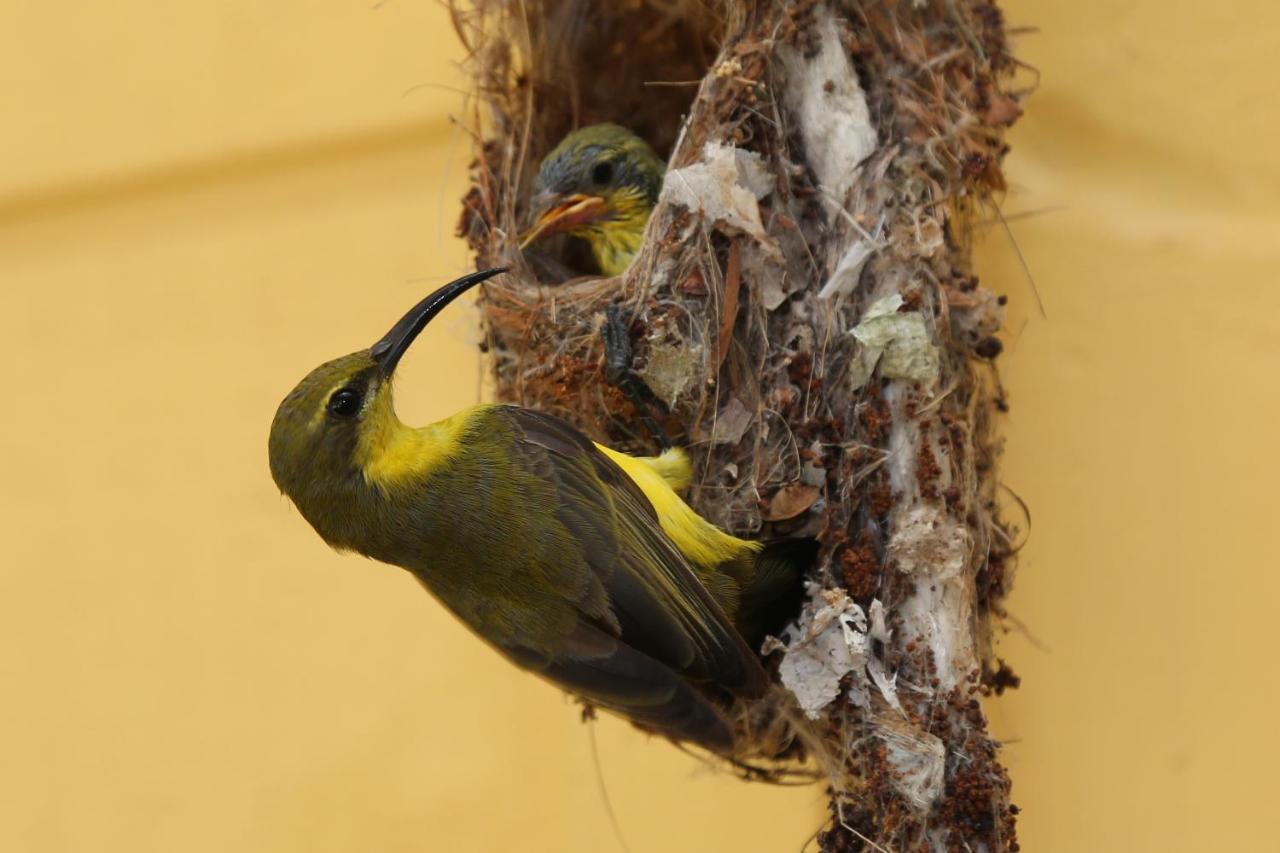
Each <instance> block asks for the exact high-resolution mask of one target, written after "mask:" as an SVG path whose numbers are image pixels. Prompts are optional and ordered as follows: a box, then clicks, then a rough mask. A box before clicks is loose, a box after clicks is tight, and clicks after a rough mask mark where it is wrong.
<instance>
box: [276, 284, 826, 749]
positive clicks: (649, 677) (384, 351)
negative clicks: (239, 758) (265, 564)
mask: <svg viewBox="0 0 1280 853" xmlns="http://www.w3.org/2000/svg"><path fill="white" fill-rule="evenodd" d="M501 271H502V270H485V271H483V272H478V273H474V274H472V275H468V276H465V277H463V278H461V279H458V280H457V281H454V282H452V283H450V284H447V285H445V286H444V287H442V288H440V289H439V290H437V291H436V292H434V293H432V294H431V295H430V296H428V297H427V298H426V299H423V300H422V301H421V302H419V303H418V304H417V305H415V306H414V307H413V308H412V309H411V310H410V311H409V313H407V314H406V315H405V316H404V317H403V318H402V319H401V320H400V321H399V322H398V323H396V324H395V326H394V327H392V329H391V331H390V332H388V333H387V334H386V335H385V336H384V337H382V338H381V339H380V340H379V341H378V342H377V343H375V344H374V345H373V346H372V347H369V348H368V349H362V350H360V351H359V352H355V353H352V354H351V355H346V356H343V357H342V358H338V359H335V360H333V361H330V362H327V363H325V364H322V365H321V366H319V367H317V368H316V369H315V370H313V371H311V372H310V373H309V374H307V376H306V377H305V378H304V379H303V380H302V381H301V382H300V383H299V384H298V386H297V387H296V388H294V389H293V391H292V392H290V393H289V395H288V396H287V397H285V399H284V401H283V402H282V403H281V404H280V408H279V410H278V411H277V412H276V416H275V420H274V421H273V423H272V424H271V438H270V442H269V455H270V461H271V474H272V476H273V477H274V479H275V482H276V484H277V485H278V486H279V487H280V489H281V491H283V492H284V493H285V494H286V495H288V496H289V498H291V499H292V501H293V502H294V504H296V505H297V507H298V510H299V511H300V512H301V513H302V515H303V517H305V518H306V519H307V521H308V522H310V523H311V525H312V527H314V528H315V530H316V532H317V533H319V534H320V536H321V537H322V538H323V539H324V540H325V541H326V542H328V543H329V544H330V545H332V546H333V547H335V548H338V549H340V550H350V551H357V552H359V553H361V554H364V555H366V556H368V557H372V558H373V559H376V560H380V561H382V562H385V563H390V564H392V565H396V566H400V567H403V568H405V569H407V570H408V571H410V572H411V573H413V575H414V576H416V577H417V578H418V579H419V580H420V581H421V582H422V584H423V585H424V586H426V588H427V589H428V590H429V591H431V592H432V593H433V594H434V595H435V596H436V597H437V598H438V599H439V600H440V601H442V602H443V603H444V604H445V606H446V607H448V608H449V609H450V610H451V611H453V613H454V614H455V615H457V616H458V618H460V619H461V620H462V621H463V622H465V623H466V624H467V625H468V626H469V627H470V628H471V629H472V630H474V631H475V632H476V633H477V634H479V635H480V637H482V638H483V639H484V640H486V641H487V642H488V643H489V644H490V645H492V646H493V647H494V648H496V649H497V650H498V651H499V652H501V653H502V654H503V655H505V656H506V657H507V658H508V659H509V660H511V661H512V662H513V663H515V664H517V665H518V666H521V667H523V668H525V669H528V670H532V671H533V672H535V673H537V674H539V675H542V676H544V677H546V678H548V679H550V680H551V681H553V682H555V683H556V684H558V685H559V686H560V687H562V688H564V689H565V690H568V691H570V692H571V693H574V694H577V695H579V696H581V697H583V698H584V699H586V700H587V701H589V702H591V703H593V704H596V705H599V706H602V707H604V708H608V709H611V710H613V711H615V712H618V713H620V714H622V715H624V716H626V717H629V718H630V719H631V720H632V721H634V722H635V723H637V724H639V725H640V726H642V727H644V728H647V729H649V730H652V731H656V732H659V733H661V734H664V735H666V736H668V737H670V738H673V739H676V740H683V741H691V742H694V743H697V744H701V745H703V746H705V747H707V748H709V749H712V750H714V751H716V752H719V753H721V754H729V753H731V752H732V751H733V749H734V742H733V734H732V730H731V726H730V724H729V722H728V720H727V719H726V715H725V714H724V712H723V709H724V708H725V707H726V706H727V704H728V703H729V702H730V701H731V700H732V698H733V697H734V696H745V697H751V696H756V695H759V694H760V693H761V692H762V691H763V690H764V689H765V686H766V683H767V676H766V674H765V672H764V670H763V668H762V667H761V664H760V662H759V660H758V659H757V657H756V656H755V654H753V652H752V648H751V647H750V646H749V644H748V643H749V642H750V643H756V642H758V640H759V639H760V637H761V636H762V634H763V632H764V631H765V630H776V628H777V627H778V626H777V625H776V621H777V620H778V619H779V618H785V615H786V613H787V608H791V607H793V606H795V605H796V604H797V603H798V601H799V596H800V594H801V593H800V581H799V576H800V574H801V573H802V572H803V569H804V567H805V565H806V564H807V562H808V561H809V560H810V559H811V558H812V555H813V549H812V544H811V543H810V542H809V541H808V540H789V541H787V542H784V543H780V544H778V545H771V546H768V547H765V546H762V545H761V544H760V543H757V542H751V541H747V540H743V539H738V538H735V537H733V536H730V535H728V534H726V533H724V532H722V531H721V530H719V529H718V528H716V527H715V526H714V525H712V524H710V523H708V522H707V521H705V520H704V519H703V518H702V517H701V516H699V515H698V514H696V513H695V512H694V511H693V510H692V509H690V508H689V506H688V505H687V504H685V502H684V501H683V500H681V498H680V497H679V496H678V495H677V494H676V492H675V490H674V488H673V487H675V488H683V487H684V486H686V485H688V481H689V478H690V466H689V463H688V460H687V458H686V457H685V456H684V454H683V453H682V452H681V451H678V450H673V451H667V452H666V453H664V454H663V455H661V456H658V457H652V458H637V457H632V456H628V455H626V454H623V453H618V452H616V451H613V450H610V449H609V448H607V447H604V446H602V445H599V444H595V443H593V442H592V441H591V440H589V439H588V438H586V437H585V436H584V435H583V434H582V433H580V432H579V431H578V430H576V429H575V428H574V427H572V426H570V425H569V424H567V423H565V422H564V421H562V420H559V419H557V418H554V417H551V416H550V415H546V414H542V413H540V412H536V411H532V410H530V409H524V408H519V407H516V406H508V405H478V406H474V407H472V408H469V409H466V410H465V411H462V412H460V413H458V414H456V415H454V416H453V417H450V418H446V419H445V420H442V421H439V422H438V423H434V424H431V425H429V426H425V427H421V428H412V427H408V426H405V425H404V424H403V423H401V422H400V420H399V419H398V418H397V417H396V414H395V411H394V409H393V407H392V394H391V378H392V375H393V373H394V371H395V368H396V365H397V364H398V363H399V361H400V358H401V356H402V355H404V353H405V350H406V349H407V348H408V347H409V345H410V343H411V342H412V341H413V340H414V338H415V337H417V335H418V334H419V333H420V332H421V331H422V329H423V328H424V327H425V326H426V325H427V323H428V322H430V320H431V319H432V318H433V317H434V316H435V315H436V314H437V313H438V312H439V311H440V310H441V309H443V308H444V307H445V306H446V305H447V304H448V303H449V302H451V301H452V300H453V299H454V298H456V297H457V296H458V295H459V294H461V293H462V292H464V291H465V290H467V289H468V288H470V287H472V286H474V285H476V284H478V283H479V282H481V281H484V280H485V279H487V278H490V277H491V276H493V275H496V274H497V273H499V272H501Z"/></svg>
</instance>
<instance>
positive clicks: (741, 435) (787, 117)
mask: <svg viewBox="0 0 1280 853" xmlns="http://www.w3.org/2000/svg"><path fill="white" fill-rule="evenodd" d="M454 14H455V22H456V25H457V28H458V31H459V34H460V35H461V37H462V39H463V41H464V44H465V45H466V47H467V49H468V50H469V52H470V65H471V69H472V72H473V74H474V78H475V98H474V102H473V104H474V116H473V117H472V118H473V127H474V132H475V139H476V143H475V144H476V161H475V164H474V170H473V185H472V188H471V190H470V192H469V193H468V195H467V197H466V199H465V210H464V213H463V216H462V220H461V223H460V230H461V233H462V235H463V236H464V237H465V238H466V239H467V240H468V241H469V243H470V245H471V247H472V248H473V249H474V251H475V252H476V254H477V256H478V261H479V266H481V267H486V266H498V265H503V266H508V267H510V268H511V269H512V273H511V274H510V275H508V276H505V277H503V278H501V279H499V280H497V281H498V283H496V284H491V285H490V286H489V287H488V288H487V290H486V293H485V295H484V297H483V299H482V302H481V308H482V312H483V320H484V328H485V332H486V338H485V347H486V349H487V352H488V353H489V356H490V358H491V363H492V369H493V372H494V377H495V379H496V389H497V396H498V398H499V399H500V400H503V401H509V402H514V403H518V404H520V405H523V406H529V407H533V408H537V409H541V410H543V411H547V412H550V413H553V414H555V415H558V416H560V417H562V418H564V419H566V420H568V421H570V422H572V423H574V424H576V425H578V426H579V427H580V428H581V429H583V430H584V431H585V432H586V433H587V434H589V435H590V436H591V437H592V438H594V439H596V440H599V441H602V442H606V443H609V444H611V445H613V446H615V447H618V448H620V449H623V450H627V451H631V452H636V453H651V452H653V451H654V449H655V448H654V446H653V445H652V443H651V439H650V438H649V436H648V433H647V431H646V430H645V429H644V428H643V427H642V426H641V425H640V420H639V418H638V416H637V412H636V411H635V410H634V409H633V407H632V405H631V404H630V403H629V402H628V401H627V400H626V399H625V398H624V397H623V396H622V395H621V394H620V393H619V392H618V391H617V390H615V389H614V388H612V387H611V386H609V385H608V384H607V383H606V382H605V381H604V377H603V348H602V343H601V339H600V335H599V330H600V326H601V323H602V321H603V318H604V316H605V311H606V308H607V307H608V306H610V305H615V304H616V305H619V306H621V307H622V309H623V311H624V313H625V315H626V316H628V317H630V318H631V327H630V333H631V343H632V348H633V351H634V355H635V361H634V364H633V366H634V367H635V369H636V370H637V371H638V373H639V374H640V376H641V377H642V378H643V379H644V381H645V383H646V384H647V385H648V387H649V388H650V390H652V391H653V392H654V394H655V396H656V397H657V398H658V399H659V400H661V402H662V403H663V404H664V406H665V413H664V417H663V426H664V427H665V428H666V429H667V431H668V432H669V433H671V434H672V435H674V436H677V441H678V442H679V443H681V444H683V445H685V446H686V447H688V448H689V450H690V453H691V456H692V458H693V459H694V462H695V466H696V472H697V476H696V480H695V483H694V485H693V487H692V488H691V490H690V492H689V494H688V499H689V501H690V503H691V504H692V505H693V506H694V507H695V508H696V509H697V510H698V511H699V512H700V513H702V514H703V515H704V516H705V517H707V518H709V519H711V520H712V521H714V522H715V523H717V524H719V525H720V526H722V527H723V528H725V529H726V530H729V531H731V532H732V533H735V534H738V535H741V536H746V537H756V538H778V537H785V536H801V535H805V536H816V537H818V538H819V539H820V540H821V542H822V546H823V547H822V557H821V559H820V565H819V568H818V569H817V571H816V574H815V576H814V578H813V583H812V584H811V589H810V600H809V603H808V604H807V605H806V607H805V610H804V612H803V613H802V614H799V616H798V619H797V622H796V623H795V624H794V625H792V626H791V628H790V629H789V630H788V632H787V634H786V636H784V637H781V638H779V639H778V640H777V641H776V642H773V643H772V644H771V649H772V654H771V655H770V658H769V660H770V661H771V662H772V663H773V664H774V665H776V666H777V668H778V674H779V677H780V680H781V682H782V684H783V685H785V690H784V689H783V688H779V689H778V691H777V692H778V695H779V696H781V697H783V698H782V699H779V698H777V697H775V699H774V707H773V713H772V715H769V714H766V715H765V717H764V718H767V719H769V720H774V722H775V723H776V720H775V719H774V718H775V717H776V716H777V715H778V714H779V713H781V714H782V715H783V716H784V717H786V718H787V719H788V721H789V722H788V725H787V727H786V728H787V731H788V732H789V733H790V736H791V740H790V741H788V740H787V738H786V737H779V735H778V726H777V725H772V726H766V727H767V728H768V729H769V736H768V737H765V736H764V735H765V733H764V732H754V734H757V735H760V737H761V741H760V743H761V745H760V749H759V750H758V752H759V756H760V757H762V758H778V757H784V758H785V757H786V756H788V755H791V756H795V755H797V754H799V752H800V751H801V750H803V751H804V752H806V753H807V754H808V755H810V756H811V757H812V759H813V760H814V761H815V762H816V764H817V766H818V767H819V768H820V771H821V772H822V773H823V774H824V776H825V778H826V781H827V782H828V784H829V785H830V788H831V792H832V813H833V821H832V824H831V828H830V829H829V830H827V831H826V832H825V833H824V834H823V836H822V843H823V849H826V850H859V849H863V845H864V844H866V843H868V841H867V839H870V840H871V841H873V842H874V844H876V845H879V846H880V847H881V848H884V847H892V848H894V849H904V848H910V849H916V847H919V846H924V847H927V848H933V849H949V848H951V847H956V848H957V849H964V848H963V847H962V846H961V845H967V848H968V849H975V850H976V849H984V848H985V849H990V850H1005V849H1016V843H1015V842H1014V834H1013V825H1014V818H1013V814H1014V813H1015V811H1016V810H1015V809H1014V808H1013V807H1011V806H1010V805H1009V801H1008V790H1009V780H1008V777H1007V775H1006V774H1005V772H1004V770H1003V768H1001V767H1000V765H999V764H998V763H997V761H996V745H995V744H994V742H993V741H992V740H991V739H990V737H989V736H988V734H987V732H986V720H985V717H984V715H983V713H982V710H981V706H980V703H979V701H978V700H979V698H980V697H981V696H982V695H985V694H986V693H988V692H991V691H992V690H994V689H1002V688H1003V686H1005V685H1007V684H1009V683H1010V682H1011V680H1013V677H1012V675H1011V673H1009V672H1008V670H1007V669H1005V668H1004V667H1003V665H1001V666H1000V667H996V666H994V665H993V664H992V661H993V655H992V648H991V634H992V625H993V620H996V619H998V618H999V617H1000V616H1001V615H1002V611H1001V601H1002V599H1003V598H1004V596H1005V594H1006V592H1007V589H1008V583H1009V572H1010V565H1011V562H1012V548H1011V541H1012V535H1011V532H1010V530H1009V529H1008V528H1007V526H1006V525H1004V524H1002V523H1001V521H1000V520H999V517H998V514H997V507H996V490H997V478H996V473H995V462H996V456H997V449H998V440H997V438H996V435H995V432H994V429H993V420H994V418H995V416H996V413H997V412H998V411H999V410H1001V409H1002V408H1003V401H1002V394H1001V391H1000V386H999V383H998V380H997V378H996V375H995V370H994V366H993V364H992V360H993V359H994V358H995V356H996V355H997V354H998V353H999V351H1000V343H999V340H998V338H996V337H995V335H996V333H997V331H998V330H999V328H1000V325H1001V321H1002V316H1003V304H1004V300H1003V297H997V296H996V295H995V294H994V293H992V292H991V291H990V290H987V289H986V288H984V287H982V286H980V285H979V283H978V281H977V279H976V278H975V277H974V276H973V275H972V274H971V272H970V269H971V265H970V260H969V248H970V246H971V242H972V236H973V232H974V230H975V229H974V224H975V223H977V222H978V221H980V220H981V219H983V218H989V217H990V216H992V215H993V210H994V204H993V201H992V199H993V197H994V196H996V195H997V194H998V193H1000V192H1001V191H1002V190H1003V189H1004V184H1003V179H1002V175H1001V170H1000V163H1001V159H1002V157H1003V155H1004V153H1005V150H1006V148H1005V145H1004V141H1003V137H1004V131H1005V128H1007V126H1008V125H1010V124H1011V123H1012V122H1013V121H1014V120H1015V119H1016V118H1017V117H1018V115H1019V114H1020V107H1019V101H1020V97H1021V94H1022V93H1021V92H1019V91H1016V90H1013V89H1012V88H1011V87H1012V85H1013V78H1014V76H1015V71H1016V70H1017V65H1016V63H1015V61H1014V60H1013V58H1012V57H1011V55H1010V53H1009V49H1008V45H1007V42H1006V32H1005V28H1004V23H1003V20H1002V17H1001V15H1000V12H999V10H998V9H997V8H996V7H995V6H994V5H992V4H990V3H986V2H977V1H976V0H916V2H898V3H894V2H843V3H829V4H821V3H816V2H805V0H793V2H784V0H759V2H748V0H721V2H710V1H709V0H708V1H707V2H696V1H695V0H665V2H664V0H611V1H610V2H603V0H601V2H588V0H521V2H513V0H474V2H472V3H471V4H470V5H468V6H467V7H465V8H458V9H455V13H454ZM602 121H612V122H616V123H619V124H623V125H625V126H627V127H629V128H630V129H632V130H633V131H635V132H637V133H638V134H639V135H641V136H642V137H644V138H645V139H646V140H648V141H649V143H650V144H651V145H652V146H653V147H654V149H655V150H656V151H657V152H658V153H659V154H660V155H662V156H664V157H667V158H668V162H669V166H668V173H667V178H666V182H665V184H664V189H663V194H662V197H661V199H660V202H659V204H658V206H657V208H656V209H655V211H654V214H653V215H652V217H651V219H650V221H649V225H648V230H647V233H646V239H645V242H644V246H643V248H642V250H641V252H640V254H639V255H638V257H637V258H636V260H635V262H634V263H633V265H632V266H631V268H630V269H629V270H628V271H627V272H626V273H625V274H623V275H622V276H619V277H615V278H601V277H598V276H584V277H578V278H572V277H571V278H569V279H568V280H565V279H564V276H563V275H554V274H548V273H547V272H546V269H547V266H546V265H543V264H535V263H533V262H532V261H531V259H530V258H528V257H525V256H524V255H522V254H521V252H520V251H519V250H518V248H517V242H518V241H517V235H518V234H520V232H521V231H522V229H523V228H524V227H527V225H528V224H529V211H528V209H527V204H528V200H529V197H530V194H531V187H532V183H533V178H534V175H535V173H536V171H537V166H538V163H539V162H540V160H541V158H542V156H543V155H544V154H545V153H546V152H548V151H549V150H550V149H551V148H552V147H553V146H554V145H555V144H556V142H557V141H558V140H559V139H560V138H561V137H562V136H563V135H564V134H565V133H567V132H568V131H570V130H572V129H573V128H575V127H580V126H583V125H587V124H592V123H596V122H602ZM554 251H555V252H556V253H557V254H558V255H559V257H558V261H559V262H561V263H562V264H563V265H565V266H568V267H573V266H575V265H579V267H580V268H581V266H580V265H581V263H582V257H583V254H582V253H581V252H580V250H579V248H578V247H575V246H573V245H572V244H571V241H566V242H565V243H563V244H561V245H558V246H555V247H554ZM747 717H748V718H749V719H751V721H752V722H751V724H752V725H756V726H760V725H763V724H762V723H761V719H762V718H761V717H760V716H758V715H757V716H752V715H747ZM788 743H790V746H788Z"/></svg>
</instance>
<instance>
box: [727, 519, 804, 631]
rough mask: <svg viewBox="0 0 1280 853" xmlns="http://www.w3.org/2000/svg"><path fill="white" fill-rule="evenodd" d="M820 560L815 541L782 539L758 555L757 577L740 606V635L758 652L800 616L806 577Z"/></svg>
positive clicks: (756, 564)
mask: <svg viewBox="0 0 1280 853" xmlns="http://www.w3.org/2000/svg"><path fill="white" fill-rule="evenodd" d="M817 557H818V540H816V539H779V540H777V541H774V542H770V543H768V544H767V545H765V546H764V549H763V550H761V551H760V553H759V554H757V555H756V563H755V574H754V576H753V577H752V580H751V584H750V586H748V587H747V588H746V589H744V590H743V591H742V593H741V597H740V599H739V602H738V618H737V620H736V621H737V625H738V631H739V632H740V633H741V634H742V636H743V637H745V638H746V640H747V642H748V643H749V644H750V645H751V647H752V648H755V649H758V648H759V646H760V643H761V642H762V641H763V640H764V637H765V635H766V634H777V633H778V632H780V631H781V630H782V629H783V628H784V627H785V626H786V624H787V623H788V622H789V621H791V620H792V619H794V618H795V617H796V615H797V614H799V612H800V605H801V603H802V602H803V600H804V576H805V573H806V572H808V570H809V569H810V568H811V567H812V566H813V564H814V561H815V560H816V559H817Z"/></svg>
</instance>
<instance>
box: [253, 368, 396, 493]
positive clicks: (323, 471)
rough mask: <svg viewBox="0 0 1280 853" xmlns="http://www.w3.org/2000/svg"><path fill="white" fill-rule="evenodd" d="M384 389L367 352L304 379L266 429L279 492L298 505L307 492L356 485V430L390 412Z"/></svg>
mask: <svg viewBox="0 0 1280 853" xmlns="http://www.w3.org/2000/svg"><path fill="white" fill-rule="evenodd" d="M390 386H391V382H390V377H384V376H383V374H382V371H381V370H379V368H378V364H377V362H375V361H374V360H373V357H372V356H371V355H370V351H369V350H367V349H364V350H360V351H359V352H354V353H352V354H351V355H344V356H343V357H342V358H335V359H334V360H333V361H327V362H325V363H324V364H322V365H320V366H319V367H317V368H316V369H315V370H313V371H311V372H310V373H308V374H307V375H306V376H305V377H304V378H303V380H302V381H301V382H299V383H298V385H297V387H296V388H294V389H293V390H292V391H291V392H289V396H287V397H285V398H284V401H283V402H281V403H280V407H279V408H278V409H277V410H276V417H275V420H274V421H272V423H271V438H270V440H269V442H268V445H267V451H268V455H269V456H270V459H271V476H272V477H273V478H274V479H275V481H276V485H277V486H279V487H280V491H282V492H284V493H285V494H286V495H288V496H289V497H291V498H293V500H294V502H295V503H298V504H299V505H301V504H302V503H303V502H305V498H306V495H307V494H308V493H309V492H311V491H316V492H332V491H333V490H335V489H338V488H342V487H344V486H350V485H354V484H355V483H357V482H358V480H359V477H360V466H359V463H358V460H357V448H358V445H359V442H360V430H361V428H362V427H363V426H365V425H366V424H367V423H368V421H369V420H371V419H373V418H375V417H377V416H378V415H380V414H381V412H382V410H384V409H387V408H389V407H390V402H391V401H390V395H391V387H390Z"/></svg>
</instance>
